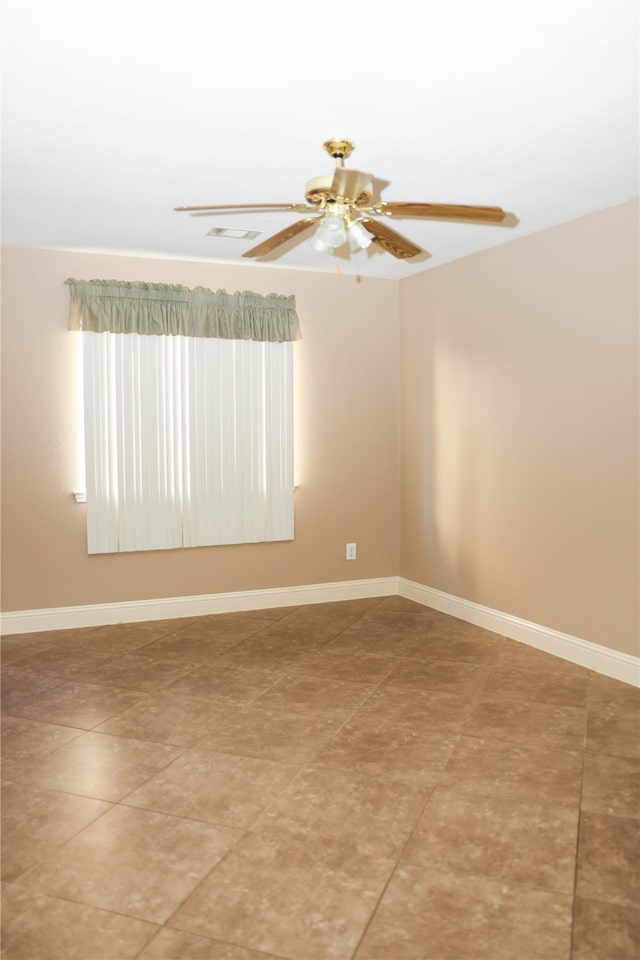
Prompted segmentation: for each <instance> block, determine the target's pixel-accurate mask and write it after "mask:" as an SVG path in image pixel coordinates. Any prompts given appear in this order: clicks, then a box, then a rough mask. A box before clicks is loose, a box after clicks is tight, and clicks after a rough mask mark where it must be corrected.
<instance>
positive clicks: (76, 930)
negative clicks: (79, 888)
mask: <svg viewBox="0 0 640 960" xmlns="http://www.w3.org/2000/svg"><path fill="white" fill-rule="evenodd" d="M2 906H3V910H2V944H3V946H2V957H3V960H116V958H117V960H130V958H133V957H137V955H138V952H139V951H140V949H141V948H142V947H144V945H145V944H146V943H148V941H149V940H150V939H151V937H152V936H153V935H154V933H155V932H156V931H157V929H158V927H157V926H156V925H155V924H152V923H146V922H145V921H143V920H135V919H133V918H132V917H123V916H120V915H119V914H117V913H111V912H110V911H108V910H96V909H95V908H94V907H88V906H86V905H84V904H81V903H71V902H69V901H68V900H64V899H58V898H57V897H48V896H45V895H43V894H40V893H35V892H33V891H30V890H26V889H24V888H23V887H21V886H18V885H14V884H5V885H4V886H3V890H2Z"/></svg>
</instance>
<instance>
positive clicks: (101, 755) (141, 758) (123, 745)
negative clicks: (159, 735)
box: [27, 733, 183, 802]
mask: <svg viewBox="0 0 640 960" xmlns="http://www.w3.org/2000/svg"><path fill="white" fill-rule="evenodd" d="M182 752H183V748H182V747H173V746H168V745H166V744H161V743H147V742H146V741H143V740H133V739H129V738H124V737H111V736H108V735H107V734H104V733H83V734H82V735H81V736H79V737H77V738H76V739H75V740H73V741H72V742H71V743H68V744H65V745H64V746H63V747H60V748H59V749H58V750H56V751H55V752H54V753H52V754H49V756H47V757H44V758H42V759H39V760H32V761H31V764H30V766H29V768H28V771H27V776H28V779H29V780H30V782H32V783H39V784H40V785H41V786H44V787H49V788H50V789H52V790H64V791H66V792H68V793H78V794H81V795H82V796H85V797H94V798H95V799H97V800H110V801H112V802H117V801H118V800H121V799H122V797H124V796H126V794H128V793H130V792H131V791H132V790H133V789H135V787H138V786H140V784H141V783H144V782H145V780H148V779H149V777H152V776H153V775H154V774H155V773H158V771H159V770H162V768H163V767H166V766H167V764H169V763H171V761H172V760H175V759H176V757H178V756H179V755H180V754H181V753H182Z"/></svg>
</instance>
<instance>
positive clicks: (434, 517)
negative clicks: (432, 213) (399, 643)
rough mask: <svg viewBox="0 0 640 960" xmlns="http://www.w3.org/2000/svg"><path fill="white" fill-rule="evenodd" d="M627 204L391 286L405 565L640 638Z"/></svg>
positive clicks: (615, 636)
mask: <svg viewBox="0 0 640 960" xmlns="http://www.w3.org/2000/svg"><path fill="white" fill-rule="evenodd" d="M637 248H638V206H637V204H636V203H629V204H624V205H620V206H618V207H614V208H611V209H608V210H604V211H601V212H599V213H595V214H593V215H590V216H587V217H583V218H581V219H580V220H577V221H574V222H572V223H567V224H564V225H562V226H558V227H555V228H553V229H551V230H547V231H545V232H543V233H539V234H536V235H534V236H530V237H527V238H524V239H521V240H517V241H515V242H512V243H508V244H505V245H504V246H500V247H498V248H495V249H493V250H491V251H488V252H485V253H482V254H478V255H475V256H472V257H468V258H466V259H464V260H459V261H457V262H454V263H451V264H448V265H446V266H443V267H440V268H438V269H436V270H432V271H427V272H425V273H422V274H419V275H417V276H415V277H413V278H411V279H407V280H405V281H403V282H402V284H401V300H400V302H401V308H400V311H401V336H400V342H401V421H402V437H401V451H402V453H401V457H402V476H403V482H402V511H401V514H402V520H401V526H402V534H401V566H400V572H401V575H402V576H404V577H406V578H408V579H410V580H413V581H417V582H419V583H421V584H424V585H427V586H430V587H434V588H437V589H440V590H443V591H446V592H448V593H451V594H454V595H456V596H459V597H463V598H465V599H468V600H471V601H475V602H477V603H481V604H484V605H486V606H489V607H492V608H495V609H498V610H501V611H503V612H506V613H510V614H512V615H515V616H517V617H520V618H523V619H525V620H531V621H534V622H536V623H539V624H543V625H544V626H546V627H549V628H552V629H556V630H560V631H562V632H565V633H569V634H573V635H576V636H578V637H582V638H583V639H586V640H591V641H593V642H596V643H599V644H603V645H605V646H609V647H611V648H613V649H615V650H619V651H623V652H627V653H633V654H636V655H637V653H638V576H639V572H638V556H639V545H638V494H639V485H638V438H639V434H638V329H639V325H638V304H639V300H638V263H639V262H640V261H639V259H638V249H637Z"/></svg>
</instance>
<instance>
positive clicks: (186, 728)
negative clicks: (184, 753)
mask: <svg viewBox="0 0 640 960" xmlns="http://www.w3.org/2000/svg"><path fill="white" fill-rule="evenodd" d="M235 709H236V707H235V706H233V705H232V704H229V703H222V702H220V703H213V702H209V701H204V700H190V699H187V698H186V697H181V696H178V695H177V694H173V693H165V692H164V691H163V692H161V693H156V694H149V696H146V697H145V698H144V699H143V700H141V701H140V702H139V703H137V704H135V705H134V706H132V707H130V708H129V709H128V710H127V709H125V710H124V711H123V712H120V713H119V715H118V716H117V717H112V718H111V719H110V720H107V721H106V722H105V723H101V724H100V726H98V727H96V728H95V729H96V733H110V734H112V735H114V736H117V737H133V738H137V739H138V740H150V741H152V742H154V743H169V744H175V745H176V746H183V747H190V746H192V745H193V744H194V743H196V741H198V740H199V739H200V738H201V737H203V736H205V735H206V734H207V733H209V732H211V731H214V730H216V729H217V727H218V726H219V725H220V724H221V723H223V722H224V720H225V719H226V718H227V717H228V716H229V714H230V713H232V712H233V711H234V710H235Z"/></svg>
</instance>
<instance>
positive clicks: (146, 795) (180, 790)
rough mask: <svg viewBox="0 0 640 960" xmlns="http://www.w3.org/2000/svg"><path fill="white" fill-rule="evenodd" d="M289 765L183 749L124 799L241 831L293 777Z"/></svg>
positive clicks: (153, 808) (150, 808) (291, 766)
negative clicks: (172, 760)
mask: <svg viewBox="0 0 640 960" xmlns="http://www.w3.org/2000/svg"><path fill="white" fill-rule="evenodd" d="M298 770H299V767H297V766H293V765H291V764H286V765H285V764H281V763H274V762H273V761H271V760H257V759H255V758H253V757H239V756H234V755H233V754H226V753H214V752H211V751H202V750H189V751H188V752H187V753H184V754H183V755H182V756H181V757H178V759H177V760H175V761H174V762H173V763H172V764H170V766H168V767H165V769H164V770H161V771H160V773H158V774H157V775H156V776H155V777H152V778H151V779H150V780H148V781H147V782H146V783H145V784H143V785H142V786H141V787H138V789H137V790H134V791H133V793H130V794H129V796H128V797H127V798H126V800H125V801H124V802H125V803H127V804H131V805H132V806H135V807H145V808H147V809H149V810H158V811H161V812H163V813H171V814H175V815H176V816H180V817H191V818H193V819H194V820H208V821H210V822H212V823H219V824H222V825H226V826H230V827H245V826H248V825H249V824H250V823H251V821H252V820H254V819H255V818H256V816H257V815H258V814H260V813H261V812H262V811H263V809H264V808H265V806H266V805H267V804H269V803H270V802H271V801H272V800H273V799H274V798H275V797H276V796H277V795H278V793H280V791H281V790H283V789H284V787H285V786H286V785H287V784H288V783H289V782H290V781H291V780H292V779H293V777H295V775H296V774H297V773H298Z"/></svg>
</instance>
